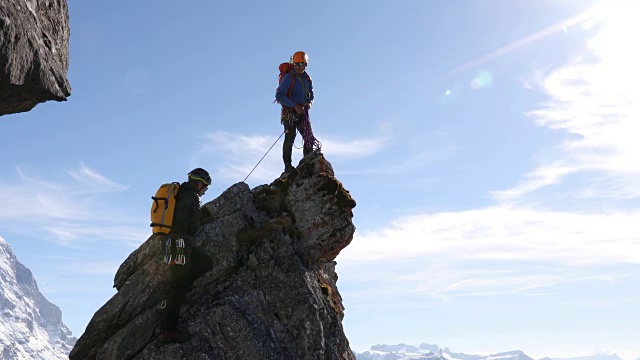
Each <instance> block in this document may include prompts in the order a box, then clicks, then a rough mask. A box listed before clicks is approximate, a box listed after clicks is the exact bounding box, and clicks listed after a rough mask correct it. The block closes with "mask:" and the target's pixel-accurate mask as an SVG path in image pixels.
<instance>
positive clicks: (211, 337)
mask: <svg viewBox="0 0 640 360" xmlns="http://www.w3.org/2000/svg"><path fill="white" fill-rule="evenodd" d="M355 205H356V204H355V201H354V200H353V199H352V198H351V196H350V195H349V193H348V191H346V190H345V189H344V187H343V186H342V184H341V183H340V182H339V181H337V180H336V179H335V177H334V174H333V169H332V167H331V165H330V164H329V163H328V162H327V161H326V160H325V158H324V157H323V156H322V155H321V154H312V155H309V156H307V157H305V158H304V159H303V160H302V161H301V163H300V164H299V166H298V172H297V173H295V174H291V175H289V176H283V177H281V178H279V179H277V180H275V181H274V182H273V183H271V184H270V185H261V186H258V187H256V188H254V189H253V190H250V189H249V187H248V186H247V185H246V184H245V183H238V184H235V185H233V186H231V187H230V188H229V189H227V190H226V191H225V192H224V193H222V195H220V196H219V197H218V198H217V199H215V200H213V201H211V202H209V203H207V204H205V205H204V206H203V214H204V225H203V227H202V228H201V229H200V231H199V232H198V234H197V235H196V237H195V238H194V239H193V241H194V244H196V245H197V246H198V247H199V248H200V249H202V250H203V251H205V252H206V253H207V254H208V255H209V256H210V257H211V258H212V260H213V263H212V264H213V265H212V267H211V268H210V269H209V270H208V271H207V272H205V273H204V274H203V275H202V276H201V277H200V278H198V279H197V280H196V281H195V283H194V284H193V285H192V286H191V288H190V290H189V292H188V293H187V294H186V299H185V304H184V305H183V307H182V311H181V314H180V323H181V326H182V327H183V328H185V329H188V330H189V331H190V332H191V333H193V334H194V336H193V337H192V338H191V339H189V340H188V341H187V342H184V343H181V344H163V343H160V342H159V340H158V339H157V336H158V326H159V319H160V316H161V309H160V306H161V303H162V300H163V299H164V298H165V297H166V295H167V293H168V286H167V281H168V270H167V267H166V265H164V264H163V263H162V262H161V261H159V258H160V257H161V254H160V249H159V244H157V240H156V239H155V238H154V237H153V236H152V237H151V238H149V239H148V240H147V241H146V242H145V243H144V244H142V245H141V246H140V247H139V248H138V249H137V250H135V251H134V252H133V253H132V254H131V255H130V256H129V258H128V259H127V260H126V261H125V262H124V263H123V264H122V266H121V267H120V269H119V270H118V272H117V273H116V276H115V281H114V283H115V287H116V288H117V289H118V293H117V294H116V295H114V296H113V297H112V298H111V299H110V300H109V301H108V302H107V304H105V305H104V306H103V307H102V308H101V309H100V310H98V312H97V313H96V314H95V315H94V317H93V319H92V320H91V322H90V323H89V325H88V326H87V329H86V331H85V333H84V334H83V335H82V336H81V337H80V339H79V340H78V342H77V343H76V346H75V347H74V349H73V350H72V352H71V354H70V359H71V360H90V359H119V360H126V359H209V360H213V359H216V360H232V359H234V360H235V359H237V360H246V359H251V360H261V359H265V360H266V359H273V360H314V359H323V360H328V359H341V360H355V355H354V353H353V352H352V351H351V349H350V346H349V342H348V340H347V338H346V336H345V334H344V331H343V328H342V318H343V311H344V307H343V306H342V298H341V297H340V293H339V292H338V289H337V287H336V281H337V279H338V276H337V274H336V272H335V264H336V263H335V261H334V259H335V257H336V256H337V255H338V253H339V252H340V250H342V249H343V248H344V247H346V246H347V245H348V244H349V243H350V242H351V239H352V238H353V233H354V231H355V227H354V225H353V223H352V221H351V219H352V217H353V215H352V212H351V209H352V208H353V207H354V206H355Z"/></svg>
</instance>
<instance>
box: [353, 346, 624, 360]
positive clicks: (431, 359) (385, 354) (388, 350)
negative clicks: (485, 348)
mask: <svg viewBox="0 0 640 360" xmlns="http://www.w3.org/2000/svg"><path fill="white" fill-rule="evenodd" d="M356 359H357V360H533V359H532V358H530V357H529V356H527V355H526V354H525V353H523V352H522V351H509V352H504V353H498V354H492V355H468V354H462V353H454V352H452V351H451V350H449V348H441V347H439V346H438V345H432V344H426V343H425V344H422V345H420V346H418V347H416V346H412V345H406V344H399V345H374V346H372V347H371V351H365V352H363V353H361V354H358V353H356ZM603 360H604V359H603ZM609 360H613V359H609Z"/></svg>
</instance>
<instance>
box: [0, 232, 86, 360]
mask: <svg viewBox="0 0 640 360" xmlns="http://www.w3.org/2000/svg"><path fill="white" fill-rule="evenodd" d="M75 342H76V338H75V337H72V336H71V331H70V330H69V329H68V328H67V326H66V325H65V324H63V323H62V311H60V308H58V307H57V306H56V305H54V304H52V303H51V302H49V300H47V299H46V298H45V297H44V296H43V295H42V294H41V293H40V290H38V284H36V280H35V279H34V278H33V274H32V273H31V270H29V269H27V268H26V267H25V266H24V265H22V263H20V262H19V261H18V259H17V258H16V256H15V254H14V253H13V251H12V250H11V247H10V246H9V244H7V242H6V241H5V240H4V239H3V238H2V237H0V359H2V360H58V359H68V358H69V352H70V351H71V348H73V345H74V344H75Z"/></svg>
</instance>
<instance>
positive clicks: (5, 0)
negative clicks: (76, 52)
mask: <svg viewBox="0 0 640 360" xmlns="http://www.w3.org/2000/svg"><path fill="white" fill-rule="evenodd" d="M68 68H69V11H68V8H67V3H66V1H65V0H2V1H1V2H0V116H2V115H6V114H13V113H18V112H24V111H29V110H31V109H33V107H34V106H36V105H37V104H39V103H41V102H45V101H48V100H56V101H65V100H66V98H67V97H68V96H69V95H71V86H70V85H69V81H68V80H67V69H68Z"/></svg>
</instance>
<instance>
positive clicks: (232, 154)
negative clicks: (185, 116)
mask: <svg viewBox="0 0 640 360" xmlns="http://www.w3.org/2000/svg"><path fill="white" fill-rule="evenodd" d="M283 139H284V136H283V137H282V138H280V140H278V141H277V142H276V140H277V138H275V137H272V136H265V135H242V134H236V133H230V132H224V131H216V132H213V133H210V134H207V135H205V136H204V137H203V140H204V142H203V145H202V147H201V148H200V149H199V150H198V152H197V153H196V155H195V157H194V159H193V163H195V164H203V163H207V164H212V165H211V166H210V168H212V169H213V168H215V169H216V175H215V176H214V177H216V178H219V179H225V180H230V181H233V182H238V181H242V180H243V179H244V178H245V177H246V176H247V175H248V174H249V173H250V172H251V171H252V169H253V168H254V166H255V165H256V164H257V163H258V161H260V159H261V158H262V156H264V155H265V153H266V152H267V151H268V150H269V148H271V146H273V148H271V150H270V151H269V153H268V154H267V156H265V158H264V159H263V160H262V161H261V163H260V165H259V166H258V167H257V168H256V169H255V170H253V173H252V174H251V181H252V182H255V183H268V182H271V181H273V179H275V178H277V177H278V176H280V174H281V173H282V169H283V167H284V165H283V163H282V143H283V141H284V140H283ZM297 140H298V141H297V142H296V144H295V145H294V146H300V145H299V144H300V141H301V140H300V136H298V138H297ZM321 141H322V143H323V153H325V154H327V155H328V156H330V157H331V159H332V160H336V161H341V160H352V159H358V158H364V157H369V156H372V155H374V154H376V153H378V152H380V151H382V150H383V149H384V147H385V144H386V142H387V140H385V139H359V140H358V139H356V140H349V141H336V140H332V139H321ZM274 143H275V145H274ZM301 156H302V150H301V149H296V148H294V151H293V162H294V163H296V162H297V161H299V160H300V158H301Z"/></svg>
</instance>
